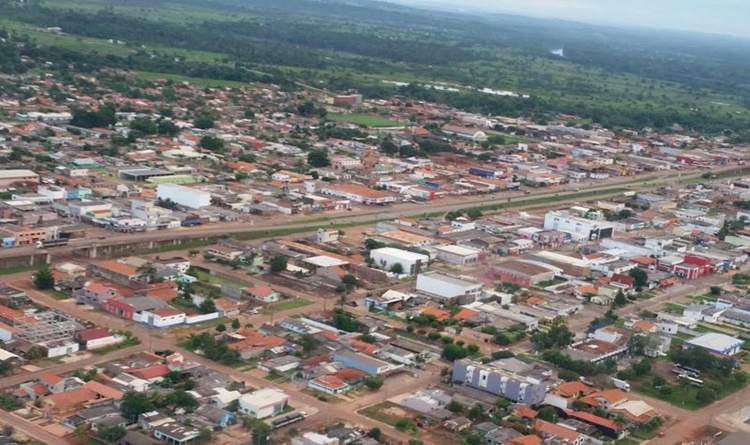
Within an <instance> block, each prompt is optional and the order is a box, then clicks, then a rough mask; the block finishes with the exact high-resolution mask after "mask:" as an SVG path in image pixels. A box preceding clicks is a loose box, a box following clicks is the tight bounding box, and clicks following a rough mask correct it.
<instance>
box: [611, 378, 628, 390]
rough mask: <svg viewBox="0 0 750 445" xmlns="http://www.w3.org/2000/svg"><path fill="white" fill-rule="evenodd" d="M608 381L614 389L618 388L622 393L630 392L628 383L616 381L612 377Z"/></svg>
mask: <svg viewBox="0 0 750 445" xmlns="http://www.w3.org/2000/svg"><path fill="white" fill-rule="evenodd" d="M609 379H610V380H611V381H612V384H613V385H615V388H620V389H621V390H623V391H630V383H628V382H626V381H625V380H620V379H616V378H614V377H610V378H609Z"/></svg>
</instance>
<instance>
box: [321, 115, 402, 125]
mask: <svg viewBox="0 0 750 445" xmlns="http://www.w3.org/2000/svg"><path fill="white" fill-rule="evenodd" d="M328 119H330V120H333V121H339V122H349V123H352V124H357V125H364V126H365V127H373V128H383V127H403V126H404V123H402V122H396V121H392V120H390V119H386V118H383V117H379V116H372V115H369V114H334V113H331V114H329V115H328Z"/></svg>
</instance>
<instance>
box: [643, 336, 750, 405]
mask: <svg viewBox="0 0 750 445" xmlns="http://www.w3.org/2000/svg"><path fill="white" fill-rule="evenodd" d="M673 343H674V342H673ZM652 378H653V376H651V375H649V376H646V377H645V378H642V379H640V380H635V379H631V380H630V384H631V385H632V386H633V390H634V391H635V392H638V393H641V394H644V395H647V396H649V397H653V398H655V399H659V400H663V401H665V402H667V403H669V404H671V405H674V406H677V407H680V408H685V409H690V410H697V409H700V408H703V407H704V406H707V405H710V404H711V403H713V401H710V402H701V401H699V400H697V398H696V395H697V394H698V391H699V390H700V389H701V388H700V387H697V386H694V385H687V386H685V387H681V386H680V385H679V384H667V385H664V386H663V387H661V388H659V389H656V388H654V387H653V385H652V383H651V379H652ZM703 380H704V384H703V387H712V388H714V389H715V391H716V400H721V399H723V398H724V397H726V396H728V395H730V394H732V393H734V392H736V391H740V390H741V389H742V388H745V387H746V386H747V385H748V383H750V381H748V382H746V383H744V384H739V383H737V382H735V381H734V380H733V379H728V380H726V381H725V382H724V383H720V382H718V381H716V380H714V379H711V378H703ZM664 388H670V389H669V390H665V389H664Z"/></svg>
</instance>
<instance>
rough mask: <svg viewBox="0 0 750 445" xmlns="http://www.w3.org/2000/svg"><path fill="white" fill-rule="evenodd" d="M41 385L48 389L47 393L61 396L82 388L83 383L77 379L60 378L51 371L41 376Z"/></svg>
mask: <svg viewBox="0 0 750 445" xmlns="http://www.w3.org/2000/svg"><path fill="white" fill-rule="evenodd" d="M39 383H41V384H42V385H44V387H45V388H47V391H49V392H51V393H52V394H60V393H62V392H65V391H70V390H72V389H76V388H80V387H81V386H83V383H84V382H83V381H82V380H81V379H79V378H77V377H60V376H59V375H57V374H53V373H51V372H49V371H44V372H42V373H41V375H40V376H39Z"/></svg>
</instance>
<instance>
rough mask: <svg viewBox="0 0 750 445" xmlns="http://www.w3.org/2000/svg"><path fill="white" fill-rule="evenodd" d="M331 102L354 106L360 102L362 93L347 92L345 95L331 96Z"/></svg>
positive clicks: (338, 104)
mask: <svg viewBox="0 0 750 445" xmlns="http://www.w3.org/2000/svg"><path fill="white" fill-rule="evenodd" d="M333 104H334V105H335V106H337V107H338V106H351V107H356V106H357V105H361V104H362V95H361V94H347V95H343V94H341V95H338V96H334V97H333Z"/></svg>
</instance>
